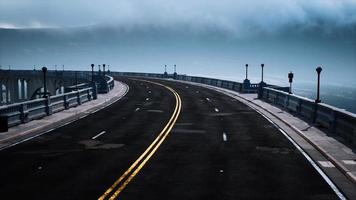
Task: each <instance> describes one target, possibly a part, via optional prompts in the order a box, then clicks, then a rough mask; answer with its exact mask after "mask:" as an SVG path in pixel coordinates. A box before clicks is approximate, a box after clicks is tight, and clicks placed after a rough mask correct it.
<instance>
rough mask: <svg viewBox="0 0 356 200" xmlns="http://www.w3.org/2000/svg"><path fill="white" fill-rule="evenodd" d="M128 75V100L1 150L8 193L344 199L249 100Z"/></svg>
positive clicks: (1, 190) (1, 185)
mask: <svg viewBox="0 0 356 200" xmlns="http://www.w3.org/2000/svg"><path fill="white" fill-rule="evenodd" d="M119 80H121V81H123V82H125V83H127V84H128V85H129V87H130V90H129V92H128V94H127V95H126V96H125V97H123V98H122V99H121V100H120V101H118V102H116V103H114V104H112V105H111V106H109V107H107V108H105V109H103V110H101V111H98V112H97V113H95V114H92V115H89V116H88V117H86V118H83V119H81V120H78V121H76V122H74V123H72V124H69V125H67V126H64V127H61V128H58V129H56V130H53V131H51V132H49V133H47V134H45V135H42V136H40V137H37V138H35V139H32V140H30V141H27V142H24V143H21V144H19V145H16V146H14V147H11V148H8V149H5V150H3V151H1V152H0V160H1V165H0V178H1V182H0V195H1V196H0V198H1V199H98V198H101V199H109V198H110V197H112V198H113V199H114V198H117V199H152V200H156V199H179V200H181V199H337V198H338V197H337V196H336V195H335V193H334V192H333V190H332V189H331V188H330V186H329V185H328V184H327V183H326V182H325V181H324V180H323V178H322V177H321V176H320V175H319V174H318V173H317V172H316V170H315V169H314V168H313V167H312V166H311V164H309V162H308V161H307V160H306V159H305V158H304V157H303V155H302V154H301V153H300V152H299V151H298V150H296V148H295V147H294V146H293V145H292V144H291V143H290V142H289V141H288V139H287V138H285V137H284V136H283V134H282V133H281V132H279V130H278V129H277V128H275V127H274V126H273V125H272V124H270V123H269V122H268V121H267V120H266V119H265V118H263V117H262V116H261V115H259V114H258V113H256V112H255V111H254V110H252V109H251V108H249V107H248V106H246V105H244V104H242V103H240V102H238V101H236V100H235V99H233V98H231V97H228V96H226V95H222V94H220V93H217V92H215V91H212V90H208V89H205V88H202V87H198V86H192V85H186V84H182V83H176V82H170V81H162V80H150V82H147V81H144V80H137V79H128V78H119ZM151 81H153V82H154V83H153V82H151ZM161 84H163V85H161Z"/></svg>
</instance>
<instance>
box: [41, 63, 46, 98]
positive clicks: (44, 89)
mask: <svg viewBox="0 0 356 200" xmlns="http://www.w3.org/2000/svg"><path fill="white" fill-rule="evenodd" d="M42 72H43V98H47V82H46V73H47V67H42Z"/></svg>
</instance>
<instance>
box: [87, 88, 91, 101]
mask: <svg viewBox="0 0 356 200" xmlns="http://www.w3.org/2000/svg"><path fill="white" fill-rule="evenodd" d="M87 98H88V101H91V95H90V88H89V89H87Z"/></svg>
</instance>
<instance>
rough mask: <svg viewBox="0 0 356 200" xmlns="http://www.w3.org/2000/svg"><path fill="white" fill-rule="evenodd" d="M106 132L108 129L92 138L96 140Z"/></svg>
mask: <svg viewBox="0 0 356 200" xmlns="http://www.w3.org/2000/svg"><path fill="white" fill-rule="evenodd" d="M105 133H106V131H101V132H100V133H99V134H98V135H96V136H94V137H92V138H91V139H92V140H95V139H96V138H98V137H99V136H101V135H102V134H105Z"/></svg>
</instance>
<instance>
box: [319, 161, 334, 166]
mask: <svg viewBox="0 0 356 200" xmlns="http://www.w3.org/2000/svg"><path fill="white" fill-rule="evenodd" d="M318 163H319V164H320V165H321V166H323V167H326V168H330V167H335V166H334V165H333V164H332V163H331V162H330V161H318Z"/></svg>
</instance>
